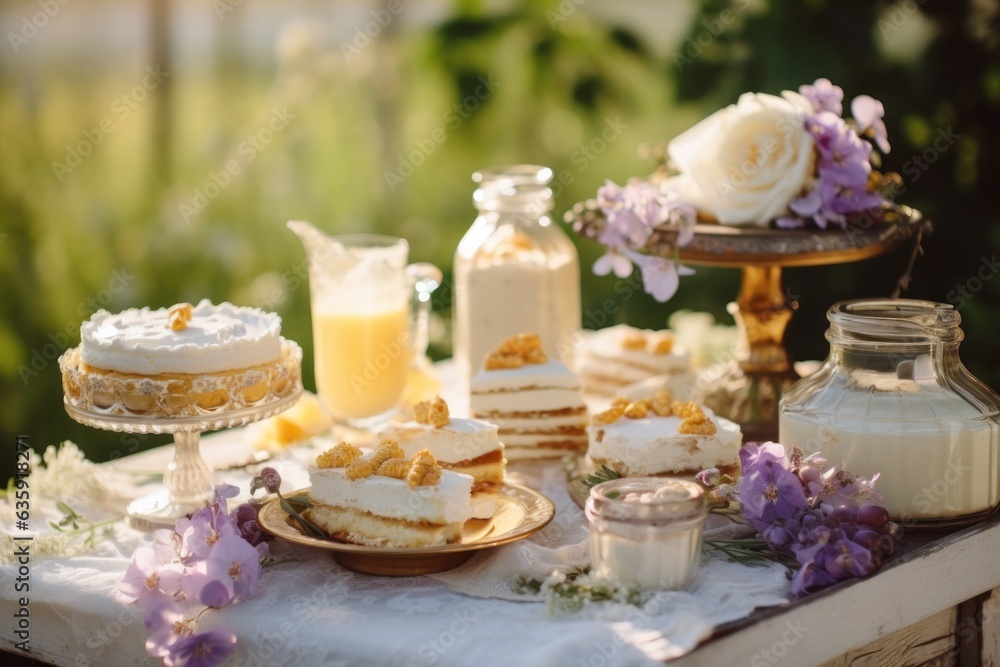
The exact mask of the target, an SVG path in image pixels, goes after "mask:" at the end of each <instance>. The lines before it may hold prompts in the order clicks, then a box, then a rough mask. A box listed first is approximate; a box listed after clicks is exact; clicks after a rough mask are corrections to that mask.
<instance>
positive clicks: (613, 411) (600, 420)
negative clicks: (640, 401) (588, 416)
mask: <svg viewBox="0 0 1000 667" xmlns="http://www.w3.org/2000/svg"><path fill="white" fill-rule="evenodd" d="M623 414H625V408H623V407H620V406H614V405H612V406H611V407H610V408H608V409H607V410H605V411H604V412H598V413H597V414H596V415H594V419H593V422H594V424H595V425H598V426H602V425H607V424H614V423H615V422H616V421H618V420H619V419H621V417H622V415H623Z"/></svg>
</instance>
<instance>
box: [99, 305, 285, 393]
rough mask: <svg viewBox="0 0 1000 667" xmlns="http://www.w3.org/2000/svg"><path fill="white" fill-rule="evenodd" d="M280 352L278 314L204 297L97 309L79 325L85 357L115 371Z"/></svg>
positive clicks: (231, 362)
mask: <svg viewBox="0 0 1000 667" xmlns="http://www.w3.org/2000/svg"><path fill="white" fill-rule="evenodd" d="M181 322H183V326H181ZM279 356H281V318H280V317H278V316H277V315H276V314H275V313H265V312H264V311H262V310H260V309H257V308H244V307H240V306H234V305H233V304H231V303H220V304H218V305H214V304H212V302H211V301H209V300H208V299H203V300H202V301H201V302H200V303H199V304H198V305H197V306H194V307H191V306H187V304H181V305H179V306H176V307H174V308H170V309H167V308H160V309H158V310H150V309H149V308H141V309H137V308H130V309H129V310H124V311H122V312H120V313H117V314H114V315H113V314H111V313H109V312H108V311H106V310H99V311H97V312H96V313H94V315H93V316H92V317H91V318H90V321H88V322H84V323H83V326H81V327H80V358H81V360H82V361H83V363H85V364H87V365H88V366H91V367H93V368H102V369H105V370H110V371H118V372H119V373H140V374H143V375H157V374H160V373H216V372H219V371H226V370H231V369H234V368H246V367H249V366H258V365H260V364H266V363H268V362H270V361H274V360H276V359H277V358H278V357H279Z"/></svg>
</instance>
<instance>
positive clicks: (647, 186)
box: [593, 181, 696, 303]
mask: <svg viewBox="0 0 1000 667" xmlns="http://www.w3.org/2000/svg"><path fill="white" fill-rule="evenodd" d="M597 201H598V205H599V206H600V207H601V210H602V211H603V212H604V215H605V218H606V219H607V224H605V226H604V229H603V230H602V231H601V234H600V236H598V240H599V241H600V242H601V243H603V244H604V245H606V246H608V252H607V253H606V254H605V255H603V256H602V257H600V258H599V259H598V260H597V261H596V262H594V266H593V270H594V273H595V274H597V275H600V276H604V275H608V274H609V273H612V272H614V274H615V275H616V276H618V277H619V278H626V277H628V276H629V275H631V274H632V264H635V265H636V266H638V267H639V270H640V272H641V274H642V281H643V285H644V287H645V291H646V293H647V294H650V295H652V296H653V298H654V299H656V300H657V301H659V302H661V303H662V302H664V301H667V300H669V299H670V297H672V296H673V295H674V294H675V293H676V292H677V285H678V282H679V277H680V276H682V275H690V274H692V273H694V271H692V270H691V269H689V268H687V267H684V266H681V265H679V264H677V263H676V262H674V261H671V260H669V259H665V258H663V257H654V256H651V255H645V254H642V253H639V252H636V251H635V250H634V248H641V247H643V246H644V245H645V244H646V242H647V241H648V240H649V237H650V235H651V234H652V233H653V231H654V230H655V229H657V228H660V227H666V226H672V227H674V228H676V230H677V240H676V242H675V244H676V246H678V247H680V246H684V245H687V244H688V243H690V242H691V239H692V238H693V236H694V223H695V219H696V214H695V210H694V208H693V207H691V206H689V205H687V204H685V203H683V202H681V201H679V200H678V199H677V196H676V193H670V192H668V193H666V194H663V193H661V192H660V189H659V187H658V186H656V185H653V184H652V183H650V182H648V181H630V182H629V183H628V184H626V185H625V187H620V186H618V185H616V184H615V183H613V182H612V181H607V182H606V183H605V185H604V186H603V187H601V188H600V189H599V190H598V192H597Z"/></svg>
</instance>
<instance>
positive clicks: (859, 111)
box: [851, 95, 889, 153]
mask: <svg viewBox="0 0 1000 667" xmlns="http://www.w3.org/2000/svg"><path fill="white" fill-rule="evenodd" d="M851 115H852V116H854V122H855V123H857V124H858V132H859V133H861V134H867V135H869V136H871V137H873V138H874V139H875V143H876V144H878V147H879V150H881V151H882V152H883V153H888V152H889V133H888V131H887V130H886V129H885V122H884V121H883V120H882V118H883V117H884V116H885V108H884V107H883V106H882V103H881V102H879V101H878V100H876V99H874V98H872V97H869V96H868V95H858V96H857V97H855V98H854V101H853V102H851Z"/></svg>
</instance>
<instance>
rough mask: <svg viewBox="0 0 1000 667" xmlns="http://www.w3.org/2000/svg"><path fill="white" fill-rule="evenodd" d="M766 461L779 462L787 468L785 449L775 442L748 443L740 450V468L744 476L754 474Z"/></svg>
mask: <svg viewBox="0 0 1000 667" xmlns="http://www.w3.org/2000/svg"><path fill="white" fill-rule="evenodd" d="M766 461H780V462H782V465H785V466H787V465H788V458H787V457H786V456H785V448H784V447H782V446H781V445H779V444H778V443H776V442H763V443H761V442H748V443H747V444H746V445H744V446H743V448H742V449H740V467H741V469H742V470H743V473H744V474H747V472H755V471H756V470H758V469H759V468H760V466H762V465H764V463H765V462H766Z"/></svg>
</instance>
